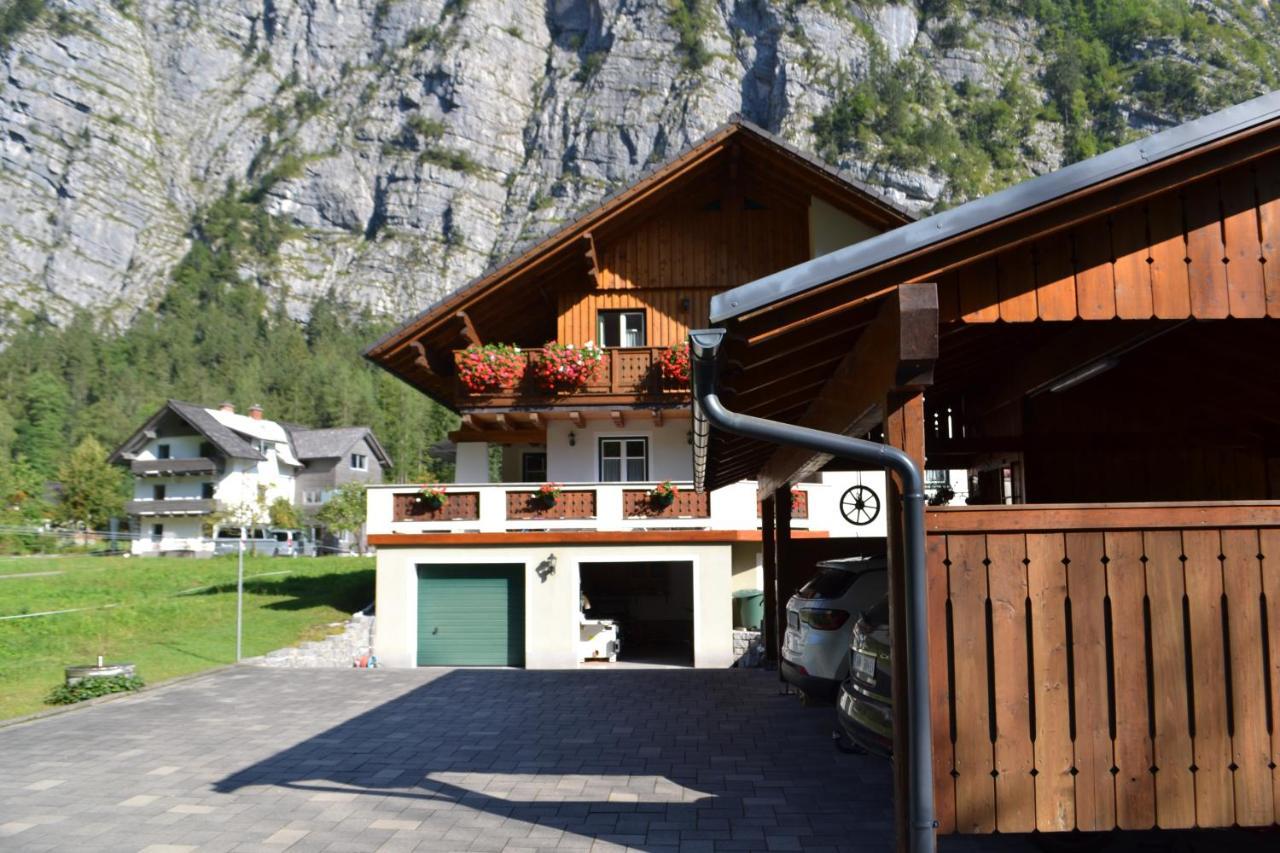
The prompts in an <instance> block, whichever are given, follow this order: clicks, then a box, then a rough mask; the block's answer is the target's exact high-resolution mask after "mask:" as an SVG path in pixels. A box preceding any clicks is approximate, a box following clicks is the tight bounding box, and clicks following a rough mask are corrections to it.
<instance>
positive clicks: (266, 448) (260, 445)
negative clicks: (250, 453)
mask: <svg viewBox="0 0 1280 853" xmlns="http://www.w3.org/2000/svg"><path fill="white" fill-rule="evenodd" d="M253 449H254V450H256V451H258V452H259V453H261V454H262V455H263V456H266V455H267V454H268V453H270V452H271V451H272V450H274V449H275V445H274V444H273V443H272V442H270V441H263V440H262V439H260V438H255V439H254V440H253Z"/></svg>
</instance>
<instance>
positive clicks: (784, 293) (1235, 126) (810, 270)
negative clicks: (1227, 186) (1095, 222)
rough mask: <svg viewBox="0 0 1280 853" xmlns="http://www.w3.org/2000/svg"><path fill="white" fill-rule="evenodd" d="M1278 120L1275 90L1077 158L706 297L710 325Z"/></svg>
mask: <svg viewBox="0 0 1280 853" xmlns="http://www.w3.org/2000/svg"><path fill="white" fill-rule="evenodd" d="M1276 118H1280V91H1277V92H1271V93H1269V94H1266V95H1263V96H1261V97H1258V98H1254V99H1253V100H1251V101H1246V102H1245V103H1243V104H1238V105H1236V106H1234V107H1228V108H1227V109H1225V110H1221V111H1220V112H1216V113H1213V114H1211V115H1208V116H1205V117H1204V118H1201V119H1197V120H1195V121H1189V122H1187V123H1186V124H1181V125H1178V126H1177V127H1174V128H1170V129H1169V130H1165V131H1161V132H1160V133H1156V134H1153V135H1151V136H1148V137H1146V138H1145V139H1140V140H1138V141H1137V142H1133V143H1130V144H1128V145H1124V146H1122V147H1120V148H1115V149H1113V150H1111V151H1108V152H1106V153H1105V154H1100V155H1098V156H1097V157H1092V158H1090V159H1088V160H1082V161H1080V162H1079V163H1075V164H1073V165H1071V166H1067V167H1066V168H1063V169H1059V170H1058V171H1056V172H1051V173H1049V174H1047V175H1041V176H1040V177H1038V178H1033V179H1031V180H1029V181H1025V182H1023V183H1021V184H1018V185H1016V186H1013V187H1010V188H1008V189H1006V190H1002V191H1000V192H998V193H994V194H992V195H989V196H986V197H984V198H980V199H976V200H974V201H971V202H969V203H967V204H962V205H960V206H959V207H956V208H952V209H951V210H948V211H946V212H944V213H939V214H937V215H936V216H931V217H929V218H927V219H921V220H919V221H917V222H913V223H911V224H909V225H903V226H901V227H899V228H895V229H894V230H892V231H886V232H885V233H883V234H880V235H878V236H876V237H872V238H870V239H868V240H863V241H862V242H860V243H854V244H853V245H851V246H846V247H845V248H843V249H837V250H836V251H834V252H831V253H830V254H827V255H823V256H822V257H820V258H815V259H813V260H811V261H807V262H805V263H803V264H797V265H796V266H794V267H791V268H790V269H785V270H782V271H780V272H777V273H774V274H772V275H768V276H765V277H764V278H760V279H757V280H756V281H753V282H750V283H749V284H744V285H742V286H741V287H736V288H734V289H733V290H729V291H725V292H724V293H720V294H717V295H716V296H713V297H712V299H711V322H712V323H723V322H725V321H727V320H732V319H734V318H736V317H739V316H741V315H743V314H746V313H749V312H751V311H757V310H759V309H761V308H764V307H766V306H768V305H771V304H773V303H775V302H778V301H780V300H783V299H788V298H790V297H794V296H797V295H799V294H803V293H804V292H805V291H807V290H810V289H812V288H816V287H819V286H821V285H824V284H826V283H828V282H831V281H834V280H836V279H841V278H845V277H847V276H851V275H855V274H857V273H859V272H861V271H863V270H866V269H870V268H871V267H875V266H877V265H879V264H883V263H886V262H889V261H892V260H893V259H895V258H897V257H900V256H902V255H905V254H907V253H909V252H916V251H919V250H920V249H924V248H927V247H929V246H931V245H934V244H936V243H941V242H943V241H945V240H948V239H951V238H954V237H956V236H958V235H961V234H964V233H965V232H968V231H972V230H974V229H976V228H980V227H983V226H987V225H990V224H992V223H995V222H998V221H1000V220H1002V219H1005V218H1007V217H1010V216H1014V215H1016V214H1020V213H1024V212H1026V211H1029V210H1031V209H1033V208H1036V207H1039V206H1041V205H1044V204H1047V203H1049V202H1052V201H1054V200H1056V199H1059V198H1062V197H1063V196H1068V195H1071V194H1073V193H1076V192H1079V191H1080V190H1084V189H1087V188H1089V187H1091V186H1094V185H1096V184H1100V183H1102V182H1104V181H1107V180H1110V179H1112V178H1116V177H1119V176H1121V175H1124V174H1126V173H1128V172H1132V171H1134V170H1136V169H1140V168H1144V167H1147V166H1151V165H1152V164H1154V163H1157V162H1159V161H1162V160H1166V159H1168V158H1171V157H1174V156H1176V155H1178V154H1181V153H1183V152H1186V151H1190V150H1192V149H1195V148H1199V147H1202V146H1204V145H1208V144H1210V143H1213V142H1215V141H1217V140H1220V139H1224V138H1226V137H1230V136H1232V135H1234V134H1238V133H1240V132H1242V131H1245V130H1248V129H1249V128H1252V127H1255V126H1257V125H1261V124H1265V123H1267V122H1270V121H1273V120H1275V119H1276Z"/></svg>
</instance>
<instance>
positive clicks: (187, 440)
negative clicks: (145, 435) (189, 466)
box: [138, 435, 205, 459]
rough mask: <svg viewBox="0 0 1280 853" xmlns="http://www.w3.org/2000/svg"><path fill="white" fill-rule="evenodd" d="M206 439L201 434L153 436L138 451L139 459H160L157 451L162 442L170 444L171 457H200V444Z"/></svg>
mask: <svg viewBox="0 0 1280 853" xmlns="http://www.w3.org/2000/svg"><path fill="white" fill-rule="evenodd" d="M204 441H205V438H204V437H203V436H199V435H177V436H169V437H166V438H153V439H151V440H150V441H148V442H147V444H146V446H145V447H143V448H142V449H141V450H139V451H138V459H159V458H160V457H159V454H158V453H157V452H156V450H157V448H159V446H160V445H162V444H167V445H169V457H170V458H171V459H199V458H200V445H201V443H203V442H204Z"/></svg>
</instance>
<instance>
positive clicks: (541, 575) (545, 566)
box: [533, 553, 556, 583]
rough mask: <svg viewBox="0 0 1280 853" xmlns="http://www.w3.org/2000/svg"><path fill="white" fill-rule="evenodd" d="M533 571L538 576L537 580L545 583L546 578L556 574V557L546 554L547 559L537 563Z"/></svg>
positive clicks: (552, 554)
mask: <svg viewBox="0 0 1280 853" xmlns="http://www.w3.org/2000/svg"><path fill="white" fill-rule="evenodd" d="M533 571H534V572H535V573H536V574H537V575H538V579H539V580H541V581H542V582H543V583H546V580H547V578H549V577H551V576H552V575H554V574H555V573H556V555H555V554H554V553H551V554H548V555H547V558H546V559H545V560H543V561H542V562H540V563H538V565H537V566H535V567H534V569H533Z"/></svg>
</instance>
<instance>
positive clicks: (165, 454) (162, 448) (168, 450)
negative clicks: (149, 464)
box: [156, 444, 173, 459]
mask: <svg viewBox="0 0 1280 853" xmlns="http://www.w3.org/2000/svg"><path fill="white" fill-rule="evenodd" d="M156 458H157V459H172V458H173V448H172V447H171V446H170V445H168V444H157V445H156Z"/></svg>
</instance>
